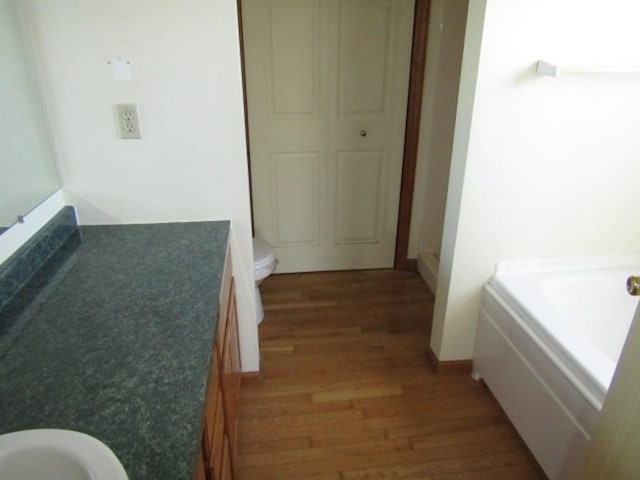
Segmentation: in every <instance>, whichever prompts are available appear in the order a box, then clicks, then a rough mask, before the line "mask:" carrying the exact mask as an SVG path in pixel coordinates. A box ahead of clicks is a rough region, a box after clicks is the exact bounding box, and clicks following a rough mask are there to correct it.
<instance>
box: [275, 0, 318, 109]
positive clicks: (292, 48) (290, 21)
mask: <svg viewBox="0 0 640 480" xmlns="http://www.w3.org/2000/svg"><path fill="white" fill-rule="evenodd" d="M317 7H318V4H317V3H316V2H292V3H277V4H272V5H271V6H270V7H269V10H268V16H267V29H268V34H269V37H270V42H269V44H268V45H269V47H270V48H269V50H268V54H269V57H268V58H269V62H268V64H267V65H268V71H267V81H268V82H269V83H270V85H269V91H270V92H271V96H270V100H271V113H272V118H278V117H281V116H283V115H284V116H287V115H312V116H317V115H318V102H319V98H318V75H319V68H318V60H319V50H318V47H319V44H318V8H317ZM283 52H286V54H282V53H283Z"/></svg>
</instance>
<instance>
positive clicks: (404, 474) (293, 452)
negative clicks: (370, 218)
mask: <svg viewBox="0 0 640 480" xmlns="http://www.w3.org/2000/svg"><path fill="white" fill-rule="evenodd" d="M260 289H261V291H262V298H263V302H264V307H265V311H266V317H265V321H264V322H263V324H262V325H261V326H260V350H261V353H262V372H263V378H262V379H258V378H252V379H249V380H243V384H242V389H241V405H240V408H241V410H240V427H239V428H240V436H239V442H240V445H239V454H238V464H237V465H238V473H239V474H240V475H239V478H240V480H261V479H296V480H307V479H314V480H339V479H343V480H356V479H361V480H365V479H377V480H386V479H412V480H416V479H433V480H451V479H537V478H543V476H542V475H540V474H539V473H538V470H537V468H536V467H535V466H534V463H533V462H532V460H531V459H530V456H529V454H528V451H527V450H526V448H525V447H524V446H523V444H522V443H521V441H520V439H519V438H518V437H517V435H516V434H515V432H514V431H513V429H512V427H511V426H510V425H509V424H508V423H507V422H506V421H505V419H504V417H503V415H502V413H501V410H500V408H499V406H498V405H497V403H496V401H495V400H494V399H493V397H492V396H491V395H490V394H489V393H488V392H487V391H486V389H485V388H484V387H482V386H481V385H479V384H478V383H477V382H475V381H474V380H473V379H472V378H471V377H470V376H469V375H449V376H446V375H445V376H443V375H434V374H433V373H432V372H431V370H430V368H429V366H428V364H427V361H426V355H425V350H426V346H427V345H428V333H429V329H430V319H431V315H432V311H433V295H432V294H431V293H430V292H429V291H428V290H427V288H426V286H425V285H424V283H423V282H422V280H421V279H420V277H419V276H418V275H417V274H415V273H411V272H397V271H389V270H387V271H364V272H341V273H314V274H296V275H275V276H272V277H270V278H269V279H267V280H266V281H265V282H264V283H263V284H262V285H261V287H260Z"/></svg>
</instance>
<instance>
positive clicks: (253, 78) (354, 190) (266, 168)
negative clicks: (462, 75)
mask: <svg viewBox="0 0 640 480" xmlns="http://www.w3.org/2000/svg"><path fill="white" fill-rule="evenodd" d="M242 18H243V32H244V49H245V62H246V75H247V104H248V111H249V141H250V156H251V175H252V192H253V213H254V223H255V230H256V235H257V236H260V237H262V238H265V239H266V240H267V241H269V242H270V243H271V244H273V245H274V246H275V247H276V255H277V257H278V259H279V260H280V264H279V267H278V271H279V272H303V271H319V270H345V269H365V268H385V267H392V266H393V261H394V251H395V236H396V226H397V216H398V198H399V192H400V178H401V170H402V154H403V143H404V125H405V117H406V102H407V91H408V82H409V66H410V56H411V39H412V28H413V0H243V1H242Z"/></svg>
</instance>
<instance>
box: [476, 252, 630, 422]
mask: <svg viewBox="0 0 640 480" xmlns="http://www.w3.org/2000/svg"><path fill="white" fill-rule="evenodd" d="M634 266H640V255H610V256H597V257H571V258H559V259H551V260H525V261H512V262H499V263H498V264H497V265H496V269H495V273H494V275H493V276H492V277H491V279H490V280H489V283H488V284H487V285H485V287H489V288H487V290H488V291H489V292H490V293H491V294H492V296H493V297H495V298H496V300H497V301H498V302H499V303H500V304H503V306H505V307H507V310H508V311H509V312H510V313H513V314H514V316H513V318H514V320H515V321H516V322H517V323H518V324H519V325H520V326H521V327H522V328H524V329H525V330H526V331H527V332H528V333H531V334H532V339H533V341H534V342H535V343H536V345H538V347H539V348H541V349H542V350H543V351H544V352H545V353H546V354H549V358H550V359H551V361H552V362H553V364H554V365H555V366H556V367H557V368H558V369H559V370H560V371H561V372H562V373H563V375H564V376H565V377H566V378H567V380H569V381H570V382H571V384H572V385H574V387H575V388H576V389H577V390H578V391H579V392H580V394H581V395H583V396H584V398H585V399H586V400H587V401H588V402H589V404H590V405H591V406H592V407H594V408H596V409H597V410H598V411H599V410H601V408H602V403H603V402H604V398H605V396H606V394H607V392H608V389H609V385H610V383H611V380H612V378H613V374H614V372H615V368H616V363H615V362H613V361H612V360H611V359H610V358H609V357H608V356H607V355H606V354H605V353H604V352H602V351H601V350H599V349H598V348H597V347H596V346H595V345H593V343H592V342H591V341H590V340H589V339H588V338H587V337H586V335H585V334H584V333H582V332H581V331H580V330H578V329H576V328H575V327H573V326H571V323H567V322H566V321H564V322H552V323H549V322H543V321H541V320H539V317H541V318H558V317H559V318H560V319H563V318H564V315H563V314H562V313H561V312H559V311H558V310H557V309H555V308H553V306H552V305H551V304H549V303H548V302H546V301H545V300H544V299H540V298H536V295H538V294H540V295H542V292H541V291H535V290H532V289H531V288H527V287H530V282H531V281H532V280H535V281H536V282H537V283H538V284H539V285H542V282H543V281H544V280H545V279H546V278H548V277H549V276H550V275H551V276H553V275H554V273H562V274H565V273H568V272H586V271H591V270H603V269H612V268H621V267H623V268H631V267H634ZM514 287H515V288H514ZM621 288H624V287H623V286H621ZM530 305H533V306H534V308H533V309H532V308H531V307H530ZM562 339H566V341H565V342H563V341H562Z"/></svg>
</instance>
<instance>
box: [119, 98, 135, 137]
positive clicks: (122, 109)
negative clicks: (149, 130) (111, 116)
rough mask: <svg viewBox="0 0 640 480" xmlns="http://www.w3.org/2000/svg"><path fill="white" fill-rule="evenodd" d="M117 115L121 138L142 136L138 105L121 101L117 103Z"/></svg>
mask: <svg viewBox="0 0 640 480" xmlns="http://www.w3.org/2000/svg"><path fill="white" fill-rule="evenodd" d="M116 115H117V116H118V127H119V128H120V138H128V139H136V138H141V137H140V122H139V121H138V107H137V106H136V104H135V103H121V104H119V105H116Z"/></svg>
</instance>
